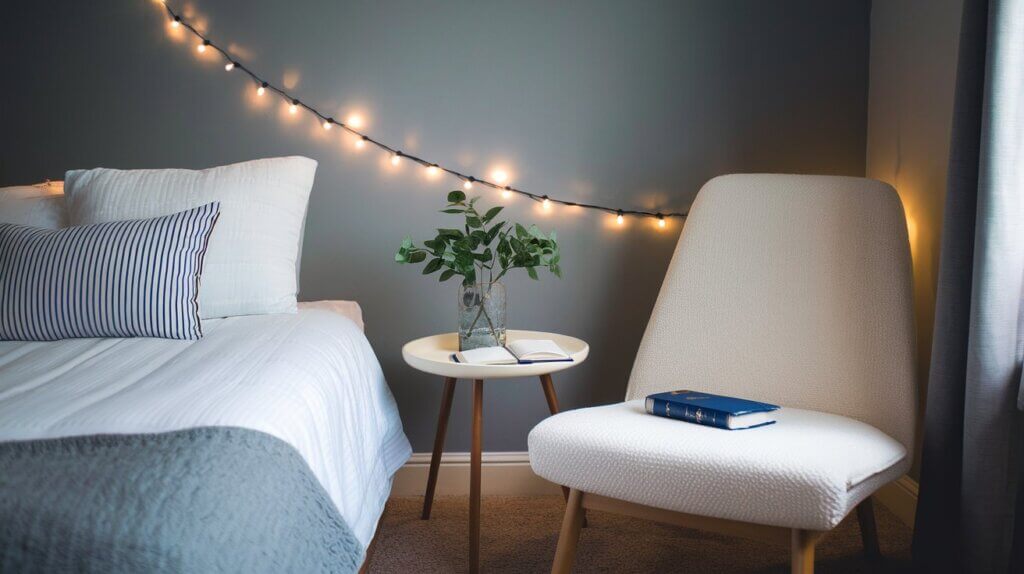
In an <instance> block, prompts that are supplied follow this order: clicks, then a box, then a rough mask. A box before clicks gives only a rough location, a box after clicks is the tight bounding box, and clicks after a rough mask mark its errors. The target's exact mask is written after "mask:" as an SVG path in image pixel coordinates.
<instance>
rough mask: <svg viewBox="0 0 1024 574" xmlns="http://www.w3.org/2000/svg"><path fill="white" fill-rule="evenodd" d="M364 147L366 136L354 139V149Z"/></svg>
mask: <svg viewBox="0 0 1024 574" xmlns="http://www.w3.org/2000/svg"><path fill="white" fill-rule="evenodd" d="M364 147H366V136H363V137H361V138H359V139H357V140H356V149H363V148H364Z"/></svg>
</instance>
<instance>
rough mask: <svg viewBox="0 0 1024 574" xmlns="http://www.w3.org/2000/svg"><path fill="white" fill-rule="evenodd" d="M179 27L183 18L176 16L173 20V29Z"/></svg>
mask: <svg viewBox="0 0 1024 574" xmlns="http://www.w3.org/2000/svg"><path fill="white" fill-rule="evenodd" d="M179 26H181V18H180V17H178V16H175V17H174V20H171V28H177V27H179Z"/></svg>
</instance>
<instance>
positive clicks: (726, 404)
mask: <svg viewBox="0 0 1024 574" xmlns="http://www.w3.org/2000/svg"><path fill="white" fill-rule="evenodd" d="M646 408H647V412H648V413H650V414H652V415H657V416H659V417H668V418H670V419H678V420H681V421H686V422H688V423H696V424H699V425H706V426H712V427H718V428H720V429H726V430H740V429H751V428H755V427H763V426H765V425H770V424H774V423H775V417H774V416H772V414H771V413H772V411H774V410H777V409H778V408H779V406H778V405H772V404H769V403H762V402H758V401H750V400H747V399H737V398H735V397H724V396H722V395H713V394H711V393H702V392H698V391H669V392H667V393H656V394H653V395H649V396H648V397H647V404H646Z"/></svg>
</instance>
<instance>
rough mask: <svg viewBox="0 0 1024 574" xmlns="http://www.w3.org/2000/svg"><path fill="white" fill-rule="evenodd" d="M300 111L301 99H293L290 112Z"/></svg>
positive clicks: (289, 108)
mask: <svg viewBox="0 0 1024 574" xmlns="http://www.w3.org/2000/svg"><path fill="white" fill-rule="evenodd" d="M298 111H299V100H292V105H291V106H289V107H288V113H289V114H294V113H297V112H298Z"/></svg>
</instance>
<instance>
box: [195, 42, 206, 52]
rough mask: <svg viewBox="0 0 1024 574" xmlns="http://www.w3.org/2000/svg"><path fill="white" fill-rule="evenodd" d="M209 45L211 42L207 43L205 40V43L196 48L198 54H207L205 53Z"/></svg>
mask: <svg viewBox="0 0 1024 574" xmlns="http://www.w3.org/2000/svg"><path fill="white" fill-rule="evenodd" d="M207 44H209V42H207V41H205V40H204V41H203V42H202V43H201V44H199V45H197V46H196V52H199V53H200V54H202V53H203V52H205V51H206V45H207Z"/></svg>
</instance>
